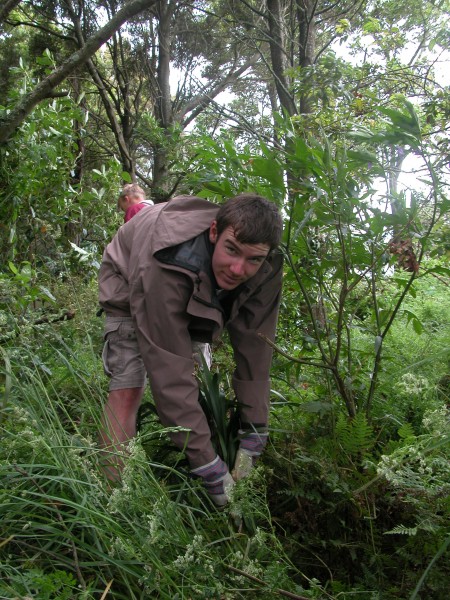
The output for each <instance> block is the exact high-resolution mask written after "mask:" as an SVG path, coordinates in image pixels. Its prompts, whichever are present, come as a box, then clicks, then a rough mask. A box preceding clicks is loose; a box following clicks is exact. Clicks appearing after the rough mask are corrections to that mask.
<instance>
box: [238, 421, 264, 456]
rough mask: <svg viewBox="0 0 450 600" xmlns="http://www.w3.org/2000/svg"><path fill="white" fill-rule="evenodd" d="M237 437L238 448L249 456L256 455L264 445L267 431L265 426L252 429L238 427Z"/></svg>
mask: <svg viewBox="0 0 450 600" xmlns="http://www.w3.org/2000/svg"><path fill="white" fill-rule="evenodd" d="M238 437H239V440H240V442H239V448H240V449H241V450H244V451H245V452H246V453H247V454H249V455H250V456H254V457H257V456H259V455H260V454H261V453H262V451H263V450H264V448H265V447H266V444H267V440H268V438H269V432H268V431H267V428H266V427H265V428H260V429H258V430H253V431H249V430H244V429H239V431H238Z"/></svg>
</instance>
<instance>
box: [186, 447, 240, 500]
mask: <svg viewBox="0 0 450 600" xmlns="http://www.w3.org/2000/svg"><path fill="white" fill-rule="evenodd" d="M191 472H192V474H193V475H196V476H197V477H201V479H202V481H203V485H204V486H205V489H206V491H207V492H208V494H209V497H210V498H211V500H212V501H213V502H214V504H215V505H216V506H225V504H227V502H228V500H229V499H230V491H231V489H232V487H233V486H234V480H233V478H232V477H231V475H230V472H229V471H228V467H227V465H226V464H225V463H224V462H223V460H222V459H221V458H220V457H219V456H216V458H215V459H214V460H213V461H211V462H210V463H208V464H207V465H203V466H202V467H197V468H196V469H192V471H191Z"/></svg>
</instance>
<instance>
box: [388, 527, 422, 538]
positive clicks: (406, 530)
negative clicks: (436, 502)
mask: <svg viewBox="0 0 450 600" xmlns="http://www.w3.org/2000/svg"><path fill="white" fill-rule="evenodd" d="M394 534H401V535H408V536H413V535H417V527H405V526H404V525H397V526H396V527H394V528H393V529H391V530H390V531H385V532H384V535H394Z"/></svg>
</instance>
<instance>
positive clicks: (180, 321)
mask: <svg viewBox="0 0 450 600" xmlns="http://www.w3.org/2000/svg"><path fill="white" fill-rule="evenodd" d="M191 293H192V281H191V280H190V278H189V277H188V276H186V275H184V274H182V273H179V272H177V271H173V270H171V269H170V268H168V267H167V266H162V265H161V264H159V263H158V262H157V261H153V264H152V265H151V267H150V268H148V269H141V271H140V272H139V273H138V274H137V277H136V278H135V280H134V281H133V285H132V288H131V291H130V303H131V313H132V316H133V317H134V320H135V324H136V333H137V337H138V343H139V348H140V351H141V355H142V358H143V360H144V364H145V367H146V370H147V373H148V376H149V383H150V387H151V390H152V395H153V399H154V401H155V405H156V409H157V411H158V415H159V417H160V419H161V422H162V424H163V425H164V426H165V427H184V428H187V429H189V430H190V431H189V432H187V433H186V432H179V433H173V434H170V437H171V438H172V440H173V442H174V443H175V444H176V445H177V446H178V447H179V448H180V449H183V448H185V449H186V454H187V456H188V459H189V462H190V464H191V467H192V468H195V467H197V466H202V465H204V464H207V463H208V462H210V461H212V460H213V459H214V458H215V452H214V450H213V448H212V445H211V441H210V437H211V434H210V429H209V426H208V423H207V420H206V417H205V415H204V413H203V410H202V409H201V407H200V404H199V402H198V383H197V380H196V378H195V375H194V361H193V358H192V342H191V338H190V335H189V331H188V327H189V316H188V314H187V313H186V305H187V302H188V300H189V298H190V295H191Z"/></svg>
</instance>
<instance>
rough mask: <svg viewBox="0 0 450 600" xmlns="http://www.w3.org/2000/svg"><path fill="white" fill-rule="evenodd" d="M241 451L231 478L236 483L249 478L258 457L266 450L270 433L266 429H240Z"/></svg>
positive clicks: (238, 453) (239, 450)
mask: <svg viewBox="0 0 450 600" xmlns="http://www.w3.org/2000/svg"><path fill="white" fill-rule="evenodd" d="M238 435H239V438H240V442H239V449H238V451H237V454H236V460H235V462H234V467H233V470H232V471H231V476H232V477H233V479H234V481H239V479H243V478H244V477H247V476H248V475H249V473H250V471H251V469H252V467H253V465H254V464H255V462H256V460H257V458H258V456H260V455H261V453H262V451H263V450H264V448H265V446H266V444H267V439H268V437H269V433H268V431H267V428H266V427H259V428H257V429H247V430H245V429H239V431H238Z"/></svg>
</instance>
